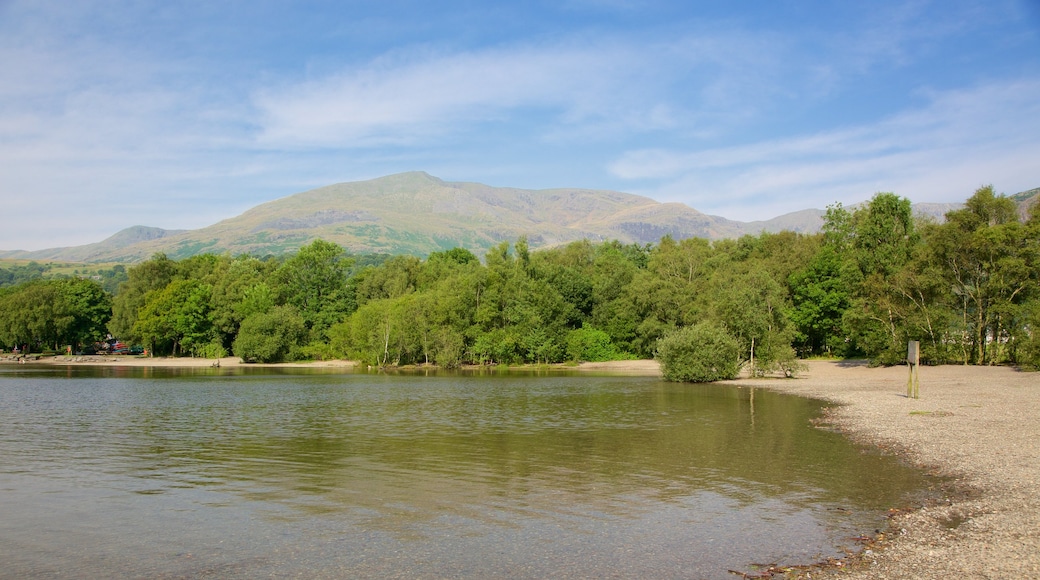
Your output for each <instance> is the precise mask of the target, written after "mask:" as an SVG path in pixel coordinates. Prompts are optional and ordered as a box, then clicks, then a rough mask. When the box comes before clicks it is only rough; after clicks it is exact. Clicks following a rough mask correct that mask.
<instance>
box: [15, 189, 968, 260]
mask: <svg viewBox="0 0 1040 580" xmlns="http://www.w3.org/2000/svg"><path fill="white" fill-rule="evenodd" d="M923 205H934V206H936V207H934V208H927V209H928V210H929V211H927V212H926V213H928V214H932V213H933V212H941V213H939V214H938V215H939V216H941V215H942V213H945V211H948V210H949V209H953V208H954V207H956V206H954V205H953V204H948V205H947V204H922V206H923ZM823 215H824V212H823V211H822V210H815V209H813V210H804V211H799V212H794V213H790V214H786V215H783V216H780V217H777V218H774V219H771V220H767V221H756V222H738V221H733V220H728V219H725V218H722V217H718V216H711V215H707V214H704V213H701V212H699V211H697V210H695V209H693V208H691V207H688V206H686V205H683V204H680V203H660V202H657V201H654V200H652V199H650V198H647V197H642V196H638V195H632V194H628V193H621V192H616V191H602V190H590V189H545V190H526V189H515V188H506V187H491V186H488V185H483V184H480V183H468V182H446V181H442V180H440V179H438V178H436V177H433V176H431V175H429V174H426V173H423V172H410V173H401V174H397V175H390V176H387V177H381V178H378V179H372V180H369V181H358V182H350V183H339V184H335V185H330V186H327V187H321V188H318V189H312V190H310V191H305V192H302V193H297V194H295V195H290V196H288V197H284V198H281V199H277V200H274V201H271V202H268V203H264V204H261V205H258V206H256V207H254V208H252V209H250V210H248V211H246V212H245V213H243V214H241V215H239V216H236V217H233V218H230V219H226V220H223V221H221V222H219V223H216V224H214V225H211V226H208V227H205V228H201V229H197V230H177V231H172V230H162V229H159V228H148V227H144V226H135V227H132V228H128V229H126V230H123V231H121V232H119V233H117V234H115V235H114V236H112V237H110V238H108V239H106V240H104V241H101V242H98V243H96V244H88V245H85V246H76V247H70V248H54V249H48V250H38V251H31V252H24V251H14V252H0V257H2V258H21V259H35V260H61V261H69V262H135V261H140V260H143V259H147V258H148V257H149V256H151V255H152V254H154V253H156V252H165V253H166V254H167V255H168V256H170V257H171V258H178V259H179V258H184V257H188V256H192V255H195V254H199V253H204V252H212V253H230V254H232V255H237V254H244V253H245V254H254V255H266V254H282V253H285V252H289V251H293V250H296V249H297V248H299V247H301V246H303V245H305V244H307V243H309V242H310V241H312V240H314V239H316V238H323V239H326V240H329V241H331V242H335V243H337V244H339V245H341V246H343V247H345V248H346V249H347V250H349V251H351V252H353V253H388V254H413V255H418V256H425V255H427V254H429V253H431V252H435V251H440V250H446V249H451V248H454V247H464V248H467V249H469V250H471V251H473V252H474V253H476V254H477V255H480V256H482V255H484V253H486V251H487V250H488V249H489V248H491V247H492V246H494V245H496V244H498V243H500V242H502V241H510V242H511V241H515V240H516V239H517V238H518V237H520V236H522V235H525V236H527V239H528V242H529V243H530V245H531V247H532V248H537V247H546V246H554V245H559V244H565V243H567V242H570V241H574V240H580V239H590V240H593V241H601V240H611V239H617V240H620V241H622V242H625V243H639V244H646V243H655V242H657V241H659V240H660V239H661V237H662V236H664V235H671V236H672V237H674V238H676V239H683V238H690V237H701V238H708V239H722V238H733V237H739V236H741V235H744V234H757V233H759V232H762V231H767V232H779V231H782V230H791V231H797V232H806V233H811V232H815V231H818V230H819V228H820V226H821V225H822V224H823Z"/></svg>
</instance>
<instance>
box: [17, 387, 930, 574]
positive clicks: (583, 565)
mask: <svg viewBox="0 0 1040 580" xmlns="http://www.w3.org/2000/svg"><path fill="white" fill-rule="evenodd" d="M819 410H820V406H819V404H818V403H815V402H812V401H808V400H805V399H800V398H796V397H790V396H780V395H777V394H775V393H770V392H766V391H762V390H756V391H754V392H753V393H752V391H751V390H749V389H746V388H745V389H737V388H732V387H720V386H691V385H676V384H670V383H664V382H660V381H658V380H654V379H650V378H639V377H636V378H633V377H602V376H584V375H583V376H560V375H553V376H532V375H515V374H514V375H491V376H479V377H478V376H459V375H437V376H407V375H378V374H364V373H358V374H284V373H270V372H269V373H256V372H253V373H242V372H239V374H232V373H230V372H229V370H220V369H205V370H180V371H172V370H167V371H158V370H149V369H88V368H74V369H63V368H51V367H48V368H27V367H0V576H3V577H10V578H24V577H44V578H46V577H55V578H69V577H77V578H92V577H110V576H119V577H150V578H154V577H166V578H178V577H200V576H201V577H222V578H225V577H232V578H233V577H241V578H271V577H290V576H293V577H295V576H299V577H307V578H321V577H329V578H336V577H376V576H378V577H409V578H412V577H459V576H464V577H513V578H523V577H553V578H564V577H658V578H678V577H684V578H691V577H692V578H732V577H734V576H733V575H731V574H729V573H728V572H727V570H728V569H735V570H751V569H752V568H753V564H754V563H767V564H768V563H807V562H810V561H815V560H817V559H820V558H822V557H826V556H830V555H834V554H837V553H838V552H839V550H840V548H841V547H843V546H847V547H854V545H855V544H854V542H853V541H852V540H851V539H850V538H851V536H855V535H858V534H861V533H863V532H870V531H872V530H873V529H874V528H876V527H879V526H881V525H882V521H883V520H882V518H883V514H882V513H881V512H882V511H883V510H886V509H887V508H889V507H893V506H900V505H904V504H905V503H906V502H907V501H908V496H909V494H915V493H920V492H921V490H922V489H923V488H924V487H925V486H927V484H928V481H927V480H926V479H925V478H924V477H923V476H922V475H920V474H918V473H917V472H915V471H912V470H910V469H908V468H906V467H904V466H902V465H901V464H899V463H898V462H896V461H895V460H893V459H891V458H888V457H882V456H879V455H877V454H875V453H871V452H867V451H865V450H863V449H861V448H857V447H855V446H853V445H851V444H850V443H848V442H847V441H845V440H844V439H843V438H841V437H840V436H838V435H837V434H835V433H832V432H828V431H824V430H820V429H814V428H812V427H810V424H809V421H810V419H811V418H812V417H814V416H816V415H818V413H819Z"/></svg>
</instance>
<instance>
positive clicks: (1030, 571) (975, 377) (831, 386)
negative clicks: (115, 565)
mask: <svg viewBox="0 0 1040 580" xmlns="http://www.w3.org/2000/svg"><path fill="white" fill-rule="evenodd" d="M73 358H75V357H73ZM5 362H11V361H5ZM34 362H35V363H36V364H72V365H112V366H156V367H158V366H172V367H191V366H198V367H204V366H213V364H214V362H215V361H214V360H213V359H191V358H175V359H168V358H143V357H141V358H138V357H80V361H79V362H71V361H69V360H67V359H65V357H54V358H47V359H42V360H40V361H34ZM242 364H243V363H242V362H241V360H240V359H238V358H223V359H220V366H221V367H235V366H242ZM807 364H808V370H807V372H805V373H802V374H801V375H800V376H799V378H796V379H754V380H752V379H740V380H736V381H728V383H729V384H736V385H745V386H750V385H754V386H757V387H764V388H769V389H774V390H777V391H782V392H786V393H792V394H796V395H801V396H807V397H814V398H819V399H825V400H828V401H832V402H834V403H837V404H838V405H837V406H836V407H834V408H833V409H832V410H831V411H830V414H829V416H828V422H829V423H830V424H831V425H833V426H835V427H837V428H839V429H841V430H842V431H843V432H845V433H846V434H847V435H848V436H849V437H851V438H853V439H855V440H858V441H860V442H863V443H867V444H870V445H874V446H878V447H881V448H882V449H885V450H887V451H889V452H892V453H898V454H900V455H902V456H903V457H905V458H906V459H907V460H909V461H910V462H912V463H914V464H916V465H918V466H920V467H922V468H925V469H928V470H930V471H932V472H935V473H937V474H940V475H944V476H948V477H949V478H950V485H949V489H948V490H946V491H947V493H946V495H945V497H944V498H942V500H941V501H938V502H936V503H935V504H934V505H926V506H899V507H915V508H919V509H914V510H912V511H906V512H899V513H896V514H895V515H893V517H892V518H891V520H890V525H891V527H890V529H889V530H886V531H885V533H884V534H882V535H881V536H880V537H879V538H878V541H877V542H875V543H874V544H872V545H870V546H869V548H868V549H867V550H865V551H864V552H863V554H861V555H860V556H859V557H858V558H854V559H852V560H850V561H842V562H840V566H838V565H837V564H838V563H835V565H832V566H827V567H823V568H815V569H811V570H802V571H800V572H793V573H792V574H801V575H804V576H808V575H811V577H813V578H819V577H821V575H823V576H826V577H833V578H886V579H887V578H935V579H939V578H942V579H944V580H946V579H948V578H951V577H953V578H1033V577H1040V373H1026V372H1019V371H1016V370H1014V369H1010V368H1005V367H962V366H944V367H922V368H921V372H920V381H921V398H920V399H916V400H915V399H908V398H907V397H906V382H907V375H908V372H907V368H906V367H893V368H868V367H867V366H866V364H864V363H859V362H827V361H810V362H809V363H807ZM250 366H260V365H250ZM271 366H282V367H305V368H308V367H309V368H315V367H318V368H328V367H338V368H341V369H343V370H344V372H349V371H350V370H351V369H353V368H354V366H355V364H354V363H352V362H349V361H324V362H311V363H289V364H279V365H271ZM561 368H565V369H567V370H583V371H593V372H611V373H620V374H627V375H650V376H653V375H658V374H660V369H659V367H658V365H657V363H656V362H655V361H617V362H610V363H585V364H582V365H578V366H570V367H561Z"/></svg>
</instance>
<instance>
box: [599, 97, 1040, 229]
mask: <svg viewBox="0 0 1040 580" xmlns="http://www.w3.org/2000/svg"><path fill="white" fill-rule="evenodd" d="M1037 94H1040V81H1038V80H1034V79H1027V80H1021V81H1016V82H1009V83H993V84H988V85H984V86H979V87H976V88H973V89H968V90H959V91H947V92H935V93H933V94H931V95H929V97H930V102H929V104H928V105H927V106H925V107H922V108H919V109H916V110H910V111H905V112H902V113H899V114H896V115H893V116H891V117H889V118H888V119H886V120H884V121H882V122H880V123H876V124H871V125H864V126H860V127H851V128H844V129H837V130H832V131H825V132H821V133H817V134H813V135H804V136H797V137H793V138H786V139H778V140H771V141H766V142H760V143H751V144H747V145H742V146H735V147H725V148H708V149H701V150H697V151H676V150H661V149H648V150H636V151H630V152H628V153H625V154H624V155H622V156H620V157H619V158H618V159H617V160H616V161H614V162H613V163H612V164H610V166H609V170H610V171H611V172H612V173H614V174H615V175H617V176H618V177H621V178H624V179H630V180H642V181H644V182H647V181H649V182H657V183H658V185H656V186H650V187H649V189H650V190H651V191H652V192H653V193H654V194H656V196H657V197H661V198H665V199H674V200H680V201H685V202H687V203H690V204H691V205H693V206H694V207H697V208H698V209H701V210H704V211H711V212H716V213H723V214H729V215H732V216H734V217H747V216H748V215H750V214H753V215H754V217H756V218H758V217H769V216H770V215H775V213H776V212H778V211H792V210H796V209H802V208H805V207H823V206H824V205H827V204H829V203H832V202H834V201H841V200H845V201H860V200H862V199H864V198H866V197H869V196H870V195H872V194H873V193H875V192H877V191H894V192H896V193H898V194H900V195H904V196H907V197H910V198H912V199H914V200H915V201H955V200H958V199H962V198H964V197H967V196H968V195H970V193H971V191H972V190H973V189H974V188H975V187H977V186H979V185H981V184H984V183H989V182H991V181H992V180H994V179H995V178H997V177H999V178H1001V179H1003V181H1004V183H1003V184H1002V185H1003V186H1004V187H1008V188H1012V189H1014V188H1022V189H1026V188H1029V187H1035V186H1036V185H1037V183H1036V182H1035V180H1036V179H1038V176H1037V174H1036V166H1035V160H1036V159H1040V143H1038V142H1037V140H1036V135H1037V134H1038V132H1040V101H1038V100H1037V99H1036V98H1035V95H1037ZM1030 159H1032V161H1030ZM998 185H1001V184H998ZM1015 191H1017V190H1014V191H1010V192H1009V193H1014V192H1015Z"/></svg>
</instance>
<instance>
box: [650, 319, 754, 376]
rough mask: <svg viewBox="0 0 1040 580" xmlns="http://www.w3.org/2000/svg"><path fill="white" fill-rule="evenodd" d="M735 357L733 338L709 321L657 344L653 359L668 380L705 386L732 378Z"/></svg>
mask: <svg viewBox="0 0 1040 580" xmlns="http://www.w3.org/2000/svg"><path fill="white" fill-rule="evenodd" d="M739 357H740V346H739V345H738V343H737V339H736V338H734V337H733V336H732V335H730V334H729V333H728V332H726V330H725V329H724V328H722V327H721V326H719V325H717V324H714V323H710V322H701V323H699V324H697V325H696V326H687V327H683V328H680V329H678V330H675V331H673V332H671V333H669V334H667V335H665V336H664V338H662V339H660V340H658V341H657V352H656V358H657V360H658V361H660V363H661V372H662V373H663V374H664V378H665V379H666V380H669V381H676V382H692V383H708V382H711V381H720V380H725V379H733V378H736V377H737V374H738V373H739V372H740V359H739Z"/></svg>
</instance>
